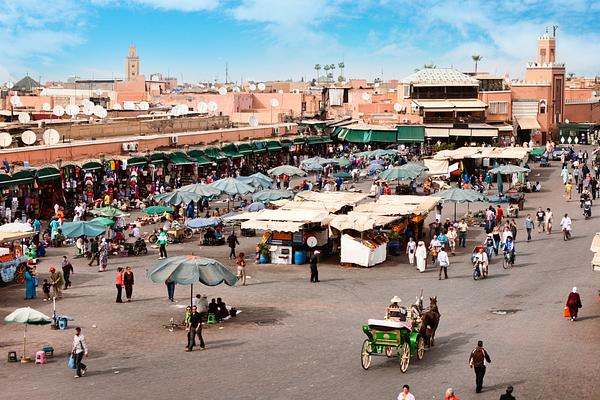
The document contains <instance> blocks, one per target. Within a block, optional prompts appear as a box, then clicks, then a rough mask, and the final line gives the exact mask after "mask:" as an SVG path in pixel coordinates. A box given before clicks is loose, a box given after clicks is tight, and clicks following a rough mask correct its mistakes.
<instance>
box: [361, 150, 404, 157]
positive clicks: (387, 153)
mask: <svg viewBox="0 0 600 400" xmlns="http://www.w3.org/2000/svg"><path fill="white" fill-rule="evenodd" d="M397 153H398V150H393V149H392V150H382V149H377V150H373V151H372V152H371V153H370V154H369V155H368V156H369V158H376V157H389V156H393V155H395V154H397Z"/></svg>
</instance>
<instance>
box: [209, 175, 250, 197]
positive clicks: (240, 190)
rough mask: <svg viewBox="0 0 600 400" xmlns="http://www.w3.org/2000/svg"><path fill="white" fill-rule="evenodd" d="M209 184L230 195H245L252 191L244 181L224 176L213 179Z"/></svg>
mask: <svg viewBox="0 0 600 400" xmlns="http://www.w3.org/2000/svg"><path fill="white" fill-rule="evenodd" d="M209 186H211V187H213V188H216V189H219V190H220V191H221V192H223V193H227V194H228V195H230V196H233V195H236V194H241V195H242V196H243V195H246V194H248V193H252V192H254V190H255V189H254V188H253V187H252V186H250V185H248V184H245V183H244V182H240V181H238V180H237V179H235V178H225V179H219V180H218V181H214V182H213V183H211V184H210V185H209Z"/></svg>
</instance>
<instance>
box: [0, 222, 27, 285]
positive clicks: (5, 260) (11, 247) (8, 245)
mask: <svg viewBox="0 0 600 400" xmlns="http://www.w3.org/2000/svg"><path fill="white" fill-rule="evenodd" d="M35 235H36V232H0V278H1V280H2V282H12V281H15V282H17V283H23V282H24V281H25V268H26V265H27V256H26V255H25V252H24V247H23V241H24V239H30V238H32V237H33V236H35Z"/></svg>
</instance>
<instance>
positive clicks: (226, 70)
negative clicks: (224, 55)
mask: <svg viewBox="0 0 600 400" xmlns="http://www.w3.org/2000/svg"><path fill="white" fill-rule="evenodd" d="M227 83H229V64H228V63H227V61H225V84H227Z"/></svg>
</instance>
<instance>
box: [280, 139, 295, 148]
mask: <svg viewBox="0 0 600 400" xmlns="http://www.w3.org/2000/svg"><path fill="white" fill-rule="evenodd" d="M293 144H294V143H293V142H292V141H291V140H290V139H281V147H290V146H291V145H293Z"/></svg>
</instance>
